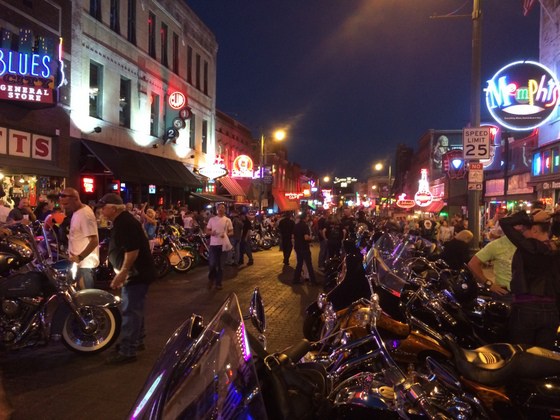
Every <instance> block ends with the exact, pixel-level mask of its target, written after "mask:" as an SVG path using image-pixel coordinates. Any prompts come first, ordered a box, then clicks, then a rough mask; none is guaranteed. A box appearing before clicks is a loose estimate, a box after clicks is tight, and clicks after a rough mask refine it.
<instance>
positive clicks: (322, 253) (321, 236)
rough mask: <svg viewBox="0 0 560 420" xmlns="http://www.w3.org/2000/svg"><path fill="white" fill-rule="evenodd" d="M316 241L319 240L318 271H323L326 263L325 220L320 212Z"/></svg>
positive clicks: (326, 240)
mask: <svg viewBox="0 0 560 420" xmlns="http://www.w3.org/2000/svg"><path fill="white" fill-rule="evenodd" d="M317 239H318V240H319V261H318V263H317V266H318V267H319V270H324V269H325V263H326V261H327V248H328V239H327V218H326V217H325V213H323V212H321V213H320V214H319V219H318V220H317Z"/></svg>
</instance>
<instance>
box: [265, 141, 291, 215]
mask: <svg viewBox="0 0 560 420" xmlns="http://www.w3.org/2000/svg"><path fill="white" fill-rule="evenodd" d="M272 138H273V139H274V140H276V141H282V140H284V139H285V138H286V131H284V130H276V131H275V132H274V133H273V134H272ZM265 142H266V138H265V136H264V133H263V134H261V153H260V171H259V172H260V188H259V211H261V212H262V210H263V195H264V193H265V191H266V189H265V183H264V166H265V164H266V153H265Z"/></svg>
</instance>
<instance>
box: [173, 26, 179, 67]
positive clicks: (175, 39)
mask: <svg viewBox="0 0 560 420" xmlns="http://www.w3.org/2000/svg"><path fill="white" fill-rule="evenodd" d="M172 66H173V68H172V70H173V73H175V74H179V35H177V34H176V33H174V34H173V63H172Z"/></svg>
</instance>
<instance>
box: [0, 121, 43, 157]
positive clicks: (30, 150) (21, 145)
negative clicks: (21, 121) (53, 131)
mask: <svg viewBox="0 0 560 420" xmlns="http://www.w3.org/2000/svg"><path fill="white" fill-rule="evenodd" d="M52 147H53V145H52V137H48V136H41V135H39V134H33V133H28V132H26V131H19V130H11V129H10V130H8V129H7V128H5V127H0V155H10V156H19V157H25V158H31V159H41V160H52Z"/></svg>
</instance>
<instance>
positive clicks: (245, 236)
mask: <svg viewBox="0 0 560 420" xmlns="http://www.w3.org/2000/svg"><path fill="white" fill-rule="evenodd" d="M241 220H242V221H243V232H242V233H241V244H240V246H239V250H240V255H239V261H238V263H239V265H243V258H244V256H245V255H247V258H248V259H249V261H247V265H253V262H254V261H253V251H252V250H251V242H250V240H249V238H250V237H251V221H250V220H249V218H248V217H247V213H241Z"/></svg>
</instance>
